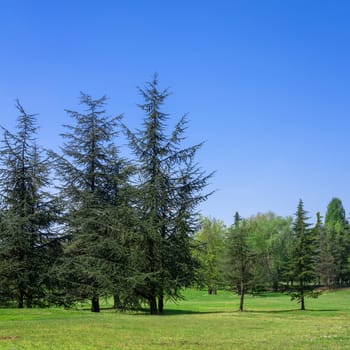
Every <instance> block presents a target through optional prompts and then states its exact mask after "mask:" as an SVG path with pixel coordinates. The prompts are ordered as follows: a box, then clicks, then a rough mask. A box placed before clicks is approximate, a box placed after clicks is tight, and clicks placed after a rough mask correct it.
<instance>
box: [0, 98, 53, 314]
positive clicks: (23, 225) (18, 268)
mask: <svg viewBox="0 0 350 350" xmlns="http://www.w3.org/2000/svg"><path fill="white" fill-rule="evenodd" d="M16 108H17V110H18V112H19V113H20V115H19V117H18V120H17V132H16V133H11V132H10V131H8V130H6V129H3V130H4V136H3V140H2V149H1V152H0V156H1V169H0V180H1V182H0V186H1V193H2V205H3V207H2V213H1V223H0V225H1V226H0V278H1V286H0V299H1V301H2V302H5V301H7V300H8V301H11V300H14V299H15V300H16V302H17V305H18V307H20V308H22V307H24V306H27V307H32V306H33V305H37V304H42V303H43V298H44V295H45V290H47V289H48V288H50V285H49V276H48V266H49V265H50V264H52V263H53V261H54V259H55V256H56V254H57V249H59V244H58V242H57V236H56V234H55V232H54V230H53V224H54V222H55V220H56V219H57V205H56V204H57V203H56V202H55V200H54V198H53V197H52V196H51V195H50V194H49V193H47V192H46V191H45V189H46V187H47V186H48V185H49V184H50V180H49V170H50V169H49V165H50V164H49V162H48V160H47V159H45V158H44V157H43V156H42V152H41V151H40V149H39V147H38V146H37V144H36V142H35V133H36V130H37V127H36V120H35V115H30V114H27V113H26V112H25V110H24V109H23V107H22V106H21V104H20V102H19V101H18V100H17V101H16Z"/></svg>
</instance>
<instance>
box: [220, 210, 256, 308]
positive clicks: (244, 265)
mask: <svg viewBox="0 0 350 350" xmlns="http://www.w3.org/2000/svg"><path fill="white" fill-rule="evenodd" d="M250 234H251V227H250V225H249V222H248V221H247V220H242V219H241V217H240V216H239V214H238V212H236V213H235V219H234V225H233V226H232V227H231V230H229V231H228V237H227V241H226V250H227V251H226V256H227V259H226V273H227V278H228V282H229V284H230V285H231V286H232V287H233V288H234V289H236V290H237V293H238V294H239V295H240V303H239V311H241V312H242V311H243V310H244V297H245V294H246V292H247V291H248V290H249V288H251V287H252V285H253V284H254V278H255V274H254V272H255V269H256V264H255V259H256V254H255V252H254V251H253V250H252V247H251V244H250V241H249V240H250Z"/></svg>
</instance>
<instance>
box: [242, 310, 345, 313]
mask: <svg viewBox="0 0 350 350" xmlns="http://www.w3.org/2000/svg"><path fill="white" fill-rule="evenodd" d="M337 311H340V310H339V309H306V310H300V309H282V310H244V311H243V313H244V312H247V313H257V314H281V313H294V312H300V313H304V312H305V313H307V312H337ZM236 312H239V311H238V310H237V311H236Z"/></svg>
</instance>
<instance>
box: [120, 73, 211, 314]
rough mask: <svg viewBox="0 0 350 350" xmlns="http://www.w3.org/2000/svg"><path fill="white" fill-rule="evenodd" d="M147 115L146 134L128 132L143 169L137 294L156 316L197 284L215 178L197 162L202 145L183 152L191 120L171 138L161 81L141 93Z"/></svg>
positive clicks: (173, 133) (135, 277)
mask: <svg viewBox="0 0 350 350" xmlns="http://www.w3.org/2000/svg"><path fill="white" fill-rule="evenodd" d="M139 92H140V94H141V96H142V97H143V99H144V103H143V104H141V105H139V107H140V108H141V109H142V110H143V112H144V113H145V118H144V121H143V129H142V130H138V132H137V133H133V132H131V131H130V130H129V129H128V128H127V127H125V130H126V133H127V135H128V137H129V140H130V144H131V147H132V149H133V150H134V153H135V156H136V158H137V162H138V169H139V179H140V181H139V183H138V188H139V202H138V209H139V214H138V215H139V218H140V225H139V230H138V231H139V237H138V241H139V242H138V249H139V260H138V271H137V273H136V274H135V276H134V291H135V293H136V294H137V295H138V296H139V297H140V298H141V299H143V300H145V301H146V302H148V303H149V305H150V312H151V314H157V313H158V314H161V313H162V312H163V307H164V298H165V297H167V298H171V299H177V298H178V297H179V296H180V290H181V288H183V287H186V286H189V285H190V284H191V283H192V282H193V280H194V276H195V273H194V268H195V261H194V259H193V257H192V255H191V249H190V243H191V238H192V235H193V234H194V232H195V230H196V212H195V208H196V206H197V204H198V203H199V202H200V201H202V200H205V199H206V197H207V196H206V195H202V194H201V191H202V189H203V188H204V187H205V186H206V184H207V181H208V179H209V177H210V175H205V174H203V172H201V171H200V169H199V168H198V166H197V165H196V163H195V162H194V158H195V155H196V152H197V150H198V149H199V148H200V146H201V145H195V146H193V147H188V148H181V143H182V141H183V139H184V131H185V129H186V117H185V116H184V117H183V118H181V119H180V121H179V122H178V123H177V124H176V126H175V128H174V130H173V132H172V133H171V135H170V136H168V135H167V132H166V131H167V125H166V124H167V121H168V117H169V116H168V115H167V114H166V113H164V112H162V110H161V108H162V105H163V104H164V102H165V100H166V98H167V97H168V96H169V92H168V90H164V91H160V90H159V88H158V80H157V77H156V76H155V77H154V79H153V80H152V81H151V82H149V83H147V85H146V87H145V88H144V89H139Z"/></svg>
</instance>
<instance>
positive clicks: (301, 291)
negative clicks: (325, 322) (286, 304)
mask: <svg viewBox="0 0 350 350" xmlns="http://www.w3.org/2000/svg"><path fill="white" fill-rule="evenodd" d="M300 287H301V288H300V309H301V310H305V300H304V299H305V298H304V284H303V282H302V281H300Z"/></svg>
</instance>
